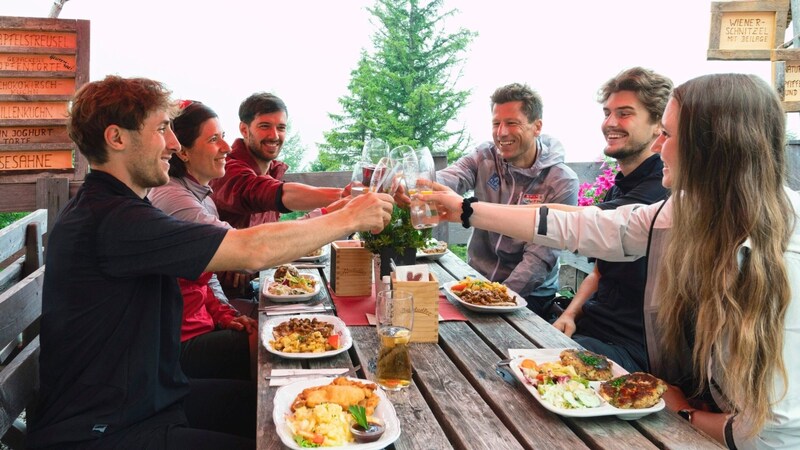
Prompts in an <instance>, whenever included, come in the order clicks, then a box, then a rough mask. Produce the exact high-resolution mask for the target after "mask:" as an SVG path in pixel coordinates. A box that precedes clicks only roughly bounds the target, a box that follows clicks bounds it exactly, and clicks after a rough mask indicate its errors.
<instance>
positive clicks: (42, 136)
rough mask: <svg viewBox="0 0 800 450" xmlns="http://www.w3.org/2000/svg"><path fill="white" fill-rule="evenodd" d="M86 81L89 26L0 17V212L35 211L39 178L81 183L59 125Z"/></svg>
mask: <svg viewBox="0 0 800 450" xmlns="http://www.w3.org/2000/svg"><path fill="white" fill-rule="evenodd" d="M88 79H89V22H88V21H86V20H64V19H40V18H28V17H0V211H32V210H33V209H35V208H36V204H37V195H40V194H41V193H39V194H37V187H36V184H37V182H40V181H41V179H42V178H44V179H50V178H66V179H67V181H68V184H69V185H71V187H72V188H73V189H77V186H78V185H79V184H80V183H81V182H82V181H83V179H84V177H85V176H86V173H87V172H88V167H89V165H88V162H87V161H86V159H85V158H84V157H83V156H82V155H81V154H80V153H79V152H78V151H77V150H76V148H75V145H74V144H73V143H72V141H71V140H70V138H69V135H68V134H67V128H66V124H67V117H68V112H69V102H70V101H71V100H72V96H73V95H74V94H75V91H76V90H77V89H78V88H80V86H81V85H83V84H84V83H86V82H87V81H88ZM64 185H66V184H64Z"/></svg>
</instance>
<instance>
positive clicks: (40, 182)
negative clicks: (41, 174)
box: [36, 177, 69, 245]
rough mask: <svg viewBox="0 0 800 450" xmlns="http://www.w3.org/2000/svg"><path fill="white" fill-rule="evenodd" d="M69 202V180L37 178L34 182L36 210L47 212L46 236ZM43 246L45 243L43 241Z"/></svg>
mask: <svg viewBox="0 0 800 450" xmlns="http://www.w3.org/2000/svg"><path fill="white" fill-rule="evenodd" d="M68 200H69V179H68V178H63V177H58V178H39V179H37V180H36V209H46V210H47V234H48V235H49V234H50V231H51V230H52V229H53V225H55V223H56V217H58V213H59V212H60V211H61V208H63V207H64V205H66V204H67V201H68ZM45 245H47V241H46V239H45Z"/></svg>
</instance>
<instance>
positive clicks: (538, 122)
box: [436, 83, 578, 317]
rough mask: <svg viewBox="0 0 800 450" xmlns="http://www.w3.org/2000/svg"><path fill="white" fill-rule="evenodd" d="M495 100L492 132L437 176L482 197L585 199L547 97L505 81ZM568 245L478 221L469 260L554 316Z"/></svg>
mask: <svg viewBox="0 0 800 450" xmlns="http://www.w3.org/2000/svg"><path fill="white" fill-rule="evenodd" d="M491 101H492V139H493V141H494V142H485V143H483V144H481V145H479V146H478V147H477V148H476V149H475V150H474V151H472V152H471V153H469V154H467V155H465V156H463V157H462V158H461V159H459V160H458V161H456V162H455V164H453V165H451V166H449V167H447V168H445V169H443V170H440V171H439V172H437V174H436V178H437V181H438V182H439V183H441V184H443V185H445V186H447V187H449V188H450V189H453V190H454V191H456V192H458V193H459V194H464V193H466V192H468V191H470V190H474V191H475V197H477V199H478V200H480V201H482V202H492V203H501V204H508V205H525V204H533V203H563V204H567V205H576V204H577V202H578V177H577V175H576V174H575V172H573V171H572V169H570V168H569V167H567V165H566V164H564V146H563V145H561V142H559V141H558V140H557V139H555V138H553V137H550V136H547V135H543V134H541V132H542V99H541V97H539V94H537V93H536V92H535V91H534V90H532V89H531V88H530V87H528V86H527V85H521V84H518V83H513V84H509V85H507V86H503V87H500V88H498V89H497V90H496V91H495V92H494V94H492V97H491ZM559 253H560V251H559V250H554V249H551V248H548V247H544V246H540V245H536V244H526V243H525V242H523V241H520V240H518V239H512V238H510V237H508V236H504V235H501V234H497V233H491V232H487V231H484V230H478V229H475V230H473V232H472V238H471V239H470V241H469V252H468V256H469V264H470V265H471V266H472V267H474V268H475V269H476V270H477V271H478V272H480V273H481V274H482V275H483V276H485V277H486V278H488V279H490V280H492V281H497V282H500V283H503V284H505V285H506V286H508V287H509V288H510V289H511V290H513V291H515V292H517V293H518V294H520V295H521V296H523V297H525V298H526V299H527V301H528V307H529V308H530V309H531V310H533V311H534V312H536V313H537V314H539V315H541V316H543V317H547V312H548V310H549V308H550V305H552V301H553V298H554V297H555V294H556V291H558V255H559Z"/></svg>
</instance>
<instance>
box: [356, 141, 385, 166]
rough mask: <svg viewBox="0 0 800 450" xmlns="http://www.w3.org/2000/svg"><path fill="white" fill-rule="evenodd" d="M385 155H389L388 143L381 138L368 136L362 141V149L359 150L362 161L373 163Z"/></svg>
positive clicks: (376, 162)
mask: <svg viewBox="0 0 800 450" xmlns="http://www.w3.org/2000/svg"><path fill="white" fill-rule="evenodd" d="M387 156H389V144H387V143H386V142H385V141H384V140H383V139H378V138H369V139H367V141H366V142H364V149H363V150H362V151H361V160H362V161H365V162H367V163H371V164H373V165H375V164H378V162H379V161H380V160H381V159H382V158H385V157H387Z"/></svg>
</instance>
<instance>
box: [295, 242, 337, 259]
mask: <svg viewBox="0 0 800 450" xmlns="http://www.w3.org/2000/svg"><path fill="white" fill-rule="evenodd" d="M330 248H331V246H330V245H323V246H322V253H321V254H319V255H317V256H303V257H300V258H297V259H296V260H295V261H322V260H323V259H325V258H327V257H328V254H329V253H330V251H331V250H330Z"/></svg>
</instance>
